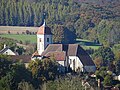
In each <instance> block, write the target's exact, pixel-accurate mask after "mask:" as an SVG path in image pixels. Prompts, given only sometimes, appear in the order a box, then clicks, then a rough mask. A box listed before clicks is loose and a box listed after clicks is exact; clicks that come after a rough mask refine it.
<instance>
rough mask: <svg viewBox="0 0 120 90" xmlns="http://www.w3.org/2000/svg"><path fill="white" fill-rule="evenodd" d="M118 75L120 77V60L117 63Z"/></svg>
mask: <svg viewBox="0 0 120 90" xmlns="http://www.w3.org/2000/svg"><path fill="white" fill-rule="evenodd" d="M116 73H117V75H120V60H118V61H117V62H116Z"/></svg>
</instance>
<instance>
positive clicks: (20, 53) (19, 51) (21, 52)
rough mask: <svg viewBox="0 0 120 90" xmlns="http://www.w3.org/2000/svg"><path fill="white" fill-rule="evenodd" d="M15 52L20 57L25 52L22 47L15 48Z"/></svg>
mask: <svg viewBox="0 0 120 90" xmlns="http://www.w3.org/2000/svg"><path fill="white" fill-rule="evenodd" d="M16 52H18V54H19V55H22V54H23V53H24V52H25V50H24V48H23V47H17V50H16Z"/></svg>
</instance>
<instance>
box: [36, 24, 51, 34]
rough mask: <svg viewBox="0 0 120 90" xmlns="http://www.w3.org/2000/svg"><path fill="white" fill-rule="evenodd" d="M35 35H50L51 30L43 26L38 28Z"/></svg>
mask: <svg viewBox="0 0 120 90" xmlns="http://www.w3.org/2000/svg"><path fill="white" fill-rule="evenodd" d="M37 34H47V35H52V33H51V29H50V28H49V27H47V26H44V25H42V26H40V27H39V29H38V32H37Z"/></svg>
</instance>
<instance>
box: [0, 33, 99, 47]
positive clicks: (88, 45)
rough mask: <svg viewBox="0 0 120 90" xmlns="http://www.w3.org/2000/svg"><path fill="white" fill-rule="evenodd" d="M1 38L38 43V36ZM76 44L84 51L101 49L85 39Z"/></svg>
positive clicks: (12, 35) (8, 36) (5, 35)
mask: <svg viewBox="0 0 120 90" xmlns="http://www.w3.org/2000/svg"><path fill="white" fill-rule="evenodd" d="M0 37H6V38H12V39H15V40H17V41H22V42H25V41H30V43H36V42H37V40H36V39H37V38H36V35H26V34H25V35H23V34H19V35H16V34H2V35H0ZM76 44H80V45H81V46H82V47H83V48H84V49H89V48H91V49H98V48H99V47H101V45H100V44H96V43H94V42H92V41H89V40H85V39H76Z"/></svg>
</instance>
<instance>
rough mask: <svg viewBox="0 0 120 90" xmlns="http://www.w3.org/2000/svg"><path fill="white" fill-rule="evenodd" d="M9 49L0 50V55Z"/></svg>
mask: <svg viewBox="0 0 120 90" xmlns="http://www.w3.org/2000/svg"><path fill="white" fill-rule="evenodd" d="M8 49H9V48H7V47H6V48H3V49H2V50H0V54H3V53H4V52H5V51H7V50H8Z"/></svg>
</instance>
